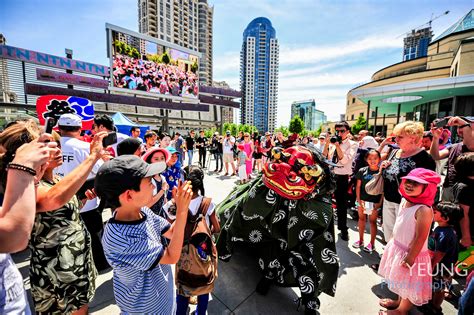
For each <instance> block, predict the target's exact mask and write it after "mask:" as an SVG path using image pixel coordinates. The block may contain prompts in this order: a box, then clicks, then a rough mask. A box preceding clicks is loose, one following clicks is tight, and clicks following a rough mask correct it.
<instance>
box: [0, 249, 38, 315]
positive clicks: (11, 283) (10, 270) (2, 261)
mask: <svg viewBox="0 0 474 315" xmlns="http://www.w3.org/2000/svg"><path fill="white" fill-rule="evenodd" d="M0 314H31V311H30V307H29V306H28V298H27V296H26V291H25V287H24V286H23V278H22V277H21V274H20V271H19V270H18V268H17V267H16V265H15V263H14V262H13V260H12V258H11V257H10V255H9V254H0Z"/></svg>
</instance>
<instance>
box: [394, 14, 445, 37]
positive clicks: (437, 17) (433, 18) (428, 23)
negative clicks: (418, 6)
mask: <svg viewBox="0 0 474 315" xmlns="http://www.w3.org/2000/svg"><path fill="white" fill-rule="evenodd" d="M448 14H449V10H447V11H445V12H443V13H442V14H440V15H438V16H435V17H433V15H434V13H432V14H431V19H430V20H429V21H428V22H426V23H424V24H421V25H420V26H418V27H415V28H414V29H413V30H417V29H420V28H422V27H424V26H425V25H428V27H431V23H433V21H435V20H437V19H439V18H440V17H442V16H445V15H448ZM408 34H410V32H406V33H403V34H400V35H399V36H397V38H400V37H402V36H403V35H408Z"/></svg>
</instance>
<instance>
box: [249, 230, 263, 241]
mask: <svg viewBox="0 0 474 315" xmlns="http://www.w3.org/2000/svg"><path fill="white" fill-rule="evenodd" d="M249 240H250V241H251V242H252V243H258V242H260V241H261V240H262V232H260V231H259V230H253V231H252V232H250V234H249Z"/></svg>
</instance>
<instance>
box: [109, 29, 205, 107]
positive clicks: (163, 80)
mask: <svg viewBox="0 0 474 315" xmlns="http://www.w3.org/2000/svg"><path fill="white" fill-rule="evenodd" d="M109 30H110V32H109V37H110V42H109V44H110V46H109V47H111V49H110V53H111V56H110V58H111V74H110V75H111V81H112V83H111V84H112V86H113V87H114V88H118V89H121V90H122V89H123V90H124V91H125V90H127V91H130V92H134V93H150V94H153V95H155V96H160V97H166V98H188V99H189V98H191V99H197V98H198V94H199V82H198V67H199V57H198V53H193V51H191V50H188V49H185V48H182V47H179V46H176V45H174V44H169V43H166V42H163V41H160V40H152V39H150V37H148V36H140V35H139V34H137V33H134V32H131V31H130V32H127V31H126V30H123V29H120V30H117V29H113V28H110V27H109Z"/></svg>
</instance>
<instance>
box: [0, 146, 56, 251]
mask: <svg viewBox="0 0 474 315" xmlns="http://www.w3.org/2000/svg"><path fill="white" fill-rule="evenodd" d="M55 146H56V143H55V142H50V143H48V144H45V143H41V142H37V141H36V140H35V141H33V142H30V143H28V144H24V145H22V146H21V147H20V148H18V150H17V151H16V153H15V158H14V159H13V161H12V163H14V164H19V165H23V166H26V167H30V168H32V169H34V170H35V171H36V172H37V174H38V175H40V176H41V174H40V173H41V168H42V167H44V166H45V165H46V163H47V161H48V160H49V157H50V154H52V153H54V151H56V148H55ZM34 182H35V178H34V176H33V175H32V174H29V173H28V172H25V171H21V170H16V169H9V170H8V174H7V185H6V187H5V199H4V200H3V207H2V208H0V252H1V253H13V252H16V251H20V250H23V249H24V248H25V247H26V246H27V245H28V238H29V236H30V234H31V229H32V228H33V222H34V219H35V211H36V200H35V194H36V193H35V185H34Z"/></svg>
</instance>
